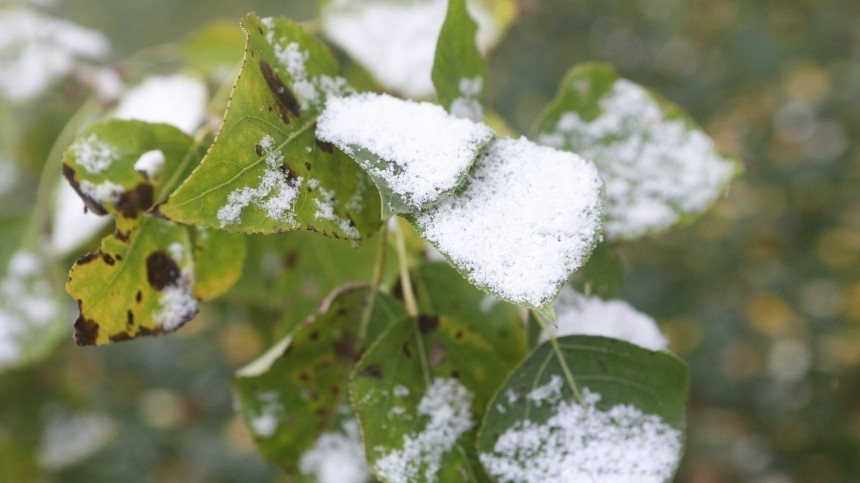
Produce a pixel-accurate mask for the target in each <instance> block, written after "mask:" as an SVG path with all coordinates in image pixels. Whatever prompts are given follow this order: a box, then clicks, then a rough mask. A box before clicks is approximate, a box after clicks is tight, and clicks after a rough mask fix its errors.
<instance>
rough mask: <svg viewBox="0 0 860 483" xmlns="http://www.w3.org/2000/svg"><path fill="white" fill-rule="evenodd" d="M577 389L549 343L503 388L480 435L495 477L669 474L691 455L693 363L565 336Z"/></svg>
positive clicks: (562, 341)
mask: <svg viewBox="0 0 860 483" xmlns="http://www.w3.org/2000/svg"><path fill="white" fill-rule="evenodd" d="M558 344H559V346H560V348H561V355H560V356H561V357H563V358H564V360H565V362H566V364H567V366H569V368H570V371H571V373H572V377H573V378H574V379H575V381H576V384H578V386H579V390H580V391H581V399H580V398H578V397H577V396H575V394H574V392H573V391H572V390H571V387H570V385H569V384H567V383H566V382H565V377H564V376H563V375H562V374H563V373H564V370H563V369H562V366H561V364H560V363H559V354H556V353H554V352H553V350H552V348H551V344H550V343H549V342H547V343H544V344H543V345H541V346H540V347H538V348H537V350H535V351H534V352H533V353H532V354H531V355H530V356H529V357H528V359H526V360H525V361H524V362H523V363H522V364H521V365H520V366H519V367H518V368H517V369H516V371H514V373H513V374H511V376H510V377H509V378H508V380H507V382H505V384H504V385H503V386H502V387H501V388H500V389H499V391H498V392H497V393H496V395H495V397H494V398H493V400H492V402H490V404H489V406H488V408H487V415H486V417H485V419H484V422H483V424H482V426H481V430H480V434H479V436H478V451H479V453H480V459H481V463H482V464H483V465H484V468H485V469H486V470H487V473H489V474H490V475H491V476H492V477H494V478H495V479H496V481H502V482H513V481H516V482H529V483H532V482H535V483H536V482H544V481H642V482H666V481H670V480H671V478H672V474H673V473H674V471H675V468H676V467H677V465H678V462H679V461H680V459H681V454H682V452H683V444H684V443H683V431H684V403H685V400H686V397H687V368H686V365H685V364H684V363H683V362H681V361H680V360H679V359H677V358H675V357H674V356H672V355H671V354H669V353H666V352H651V351H649V350H646V349H642V348H640V347H637V346H634V345H631V344H628V343H626V342H622V341H619V340H615V339H605V338H602V337H586V336H568V337H562V338H559V339H558Z"/></svg>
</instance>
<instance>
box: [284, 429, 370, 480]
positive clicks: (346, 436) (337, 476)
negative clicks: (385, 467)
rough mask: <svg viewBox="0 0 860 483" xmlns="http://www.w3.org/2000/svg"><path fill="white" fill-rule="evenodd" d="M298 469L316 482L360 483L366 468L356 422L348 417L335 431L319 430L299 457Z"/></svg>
mask: <svg viewBox="0 0 860 483" xmlns="http://www.w3.org/2000/svg"><path fill="white" fill-rule="evenodd" d="M299 470H300V471H301V472H302V473H303V474H305V475H313V476H314V477H315V478H316V481H317V482H318V483H364V482H366V481H368V480H369V479H370V469H369V468H368V467H367V463H366V462H365V460H364V447H363V446H362V443H361V434H360V432H359V428H358V422H357V421H356V420H355V419H348V420H346V421H343V422H342V423H341V424H340V427H339V428H338V430H337V431H330V432H327V433H323V434H322V435H321V436H320V437H318V438H317V440H316V441H315V442H314V445H313V446H312V447H311V449H309V450H308V451H306V452H304V453H303V454H302V456H301V458H300V460H299Z"/></svg>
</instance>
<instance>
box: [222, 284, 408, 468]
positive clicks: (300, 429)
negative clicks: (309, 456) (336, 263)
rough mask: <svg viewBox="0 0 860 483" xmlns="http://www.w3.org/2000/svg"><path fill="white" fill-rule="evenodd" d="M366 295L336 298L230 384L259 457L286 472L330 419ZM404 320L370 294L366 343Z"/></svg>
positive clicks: (357, 351) (352, 357)
mask: <svg viewBox="0 0 860 483" xmlns="http://www.w3.org/2000/svg"><path fill="white" fill-rule="evenodd" d="M370 293H371V291H370V289H369V288H366V287H355V286H353V287H351V288H350V287H345V288H342V289H339V290H337V291H336V292H334V293H333V294H332V295H331V296H329V298H328V299H327V300H326V302H325V303H324V304H323V306H322V307H321V308H320V310H319V313H318V314H317V315H315V316H314V317H312V318H310V319H309V320H308V321H307V322H305V323H304V324H302V325H301V326H299V327H298V328H297V329H296V330H295V331H294V332H293V333H292V335H291V336H290V338H289V340H288V341H287V342H286V347H285V348H282V349H280V352H281V353H280V355H279V357H277V359H275V360H274V361H272V362H270V363H268V364H269V367H265V365H266V364H263V363H261V362H255V363H252V364H251V366H250V367H251V368H253V369H252V370H243V371H240V372H239V373H238V374H237V377H236V379H235V380H234V390H235V395H236V399H237V401H238V406H239V410H240V415H241V417H242V419H243V420H244V422H245V423H246V425H247V426H248V428H249V429H250V430H251V433H252V434H253V436H254V439H255V441H256V442H257V447H258V448H259V450H260V452H261V453H262V454H263V456H265V457H266V458H269V459H271V460H272V461H275V462H276V463H278V464H279V465H281V466H283V467H284V468H286V469H287V470H289V471H295V470H296V468H297V467H298V465H299V463H300V462H299V455H300V454H302V452H304V451H306V450H309V449H310V448H311V447H312V445H313V444H314V441H315V440H317V438H318V437H319V436H320V435H322V434H323V433H324V432H326V431H327V430H328V429H329V428H330V427H331V424H332V422H333V421H334V419H335V418H336V417H337V413H338V411H339V408H340V406H341V405H342V403H343V399H344V395H345V391H346V384H347V380H348V376H349V374H350V370H351V369H352V367H353V364H355V363H356V361H358V358H359V357H360V356H361V353H362V350H363V347H364V346H365V345H366V344H363V343H362V341H361V339H360V334H359V326H360V324H361V322H362V317H363V315H364V310H365V306H366V304H367V302H368V297H369V295H370ZM404 316H405V310H404V309H403V308H402V306H401V305H400V304H399V303H398V302H397V301H395V300H393V299H391V298H389V297H387V296H385V295H381V294H377V296H376V299H375V302H374V305H373V311H372V313H371V314H370V317H369V319H368V334H367V337H366V338H365V340H366V341H370V340H373V339H374V338H375V337H377V336H378V335H379V334H380V333H381V332H382V331H383V330H384V329H385V327H387V326H388V325H390V324H393V323H394V322H396V321H397V320H400V319H402V318H403V317H404ZM264 357H265V356H264Z"/></svg>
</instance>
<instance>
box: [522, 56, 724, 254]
mask: <svg viewBox="0 0 860 483" xmlns="http://www.w3.org/2000/svg"><path fill="white" fill-rule="evenodd" d="M534 136H535V139H537V140H538V142H540V143H541V144H545V145H547V146H552V147H555V148H558V149H565V150H568V151H572V152H574V153H577V154H580V155H582V156H583V157H585V158H586V159H589V160H591V161H593V162H594V163H595V164H596V165H597V168H598V170H599V171H600V176H601V177H602V178H603V180H604V182H605V184H606V198H607V203H606V235H607V237H608V238H609V239H610V240H619V239H632V238H637V237H640V236H643V235H646V234H649V233H655V232H659V231H663V230H665V229H667V228H670V227H672V226H674V225H676V224H678V223H680V222H683V221H686V220H689V219H691V218H693V217H694V216H696V215H698V214H700V213H701V212H703V211H704V210H705V209H706V208H707V207H708V206H709V205H710V204H711V202H713V201H714V200H715V199H716V198H717V197H718V196H719V195H720V193H722V192H723V191H724V190H725V188H726V186H727V185H728V183H729V181H730V180H731V179H732V178H733V177H734V176H735V175H736V174H737V173H738V172H739V171H740V165H739V164H738V163H737V162H735V161H733V160H729V159H726V158H723V157H722V156H720V155H719V154H718V153H717V150H716V147H715V146H714V143H713V141H711V139H710V138H708V136H707V135H706V134H705V133H704V132H703V131H702V130H701V129H700V128H699V127H698V126H696V124H695V123H694V122H693V120H692V119H691V118H690V117H689V116H687V115H686V114H684V113H683V112H682V111H681V110H680V109H679V108H678V107H677V106H675V105H674V104H671V103H669V102H668V101H666V100H664V99H662V98H660V97H658V96H656V95H655V94H653V93H651V92H649V91H648V90H646V89H644V88H642V87H640V86H639V85H637V84H635V83H633V82H631V81H628V80H626V79H622V78H619V77H618V73H617V72H616V71H615V69H614V68H612V67H611V66H608V65H601V64H587V65H583V66H580V67H576V68H574V69H572V70H571V71H570V72H569V73H568V74H567V76H566V77H565V79H564V81H563V82H562V85H561V87H560V88H559V92H558V94H557V96H556V98H555V100H553V102H552V103H551V104H550V105H549V107H548V108H547V110H546V111H545V112H544V114H543V115H542V116H541V117H540V119H539V120H538V122H537V125H536V127H535V129H534Z"/></svg>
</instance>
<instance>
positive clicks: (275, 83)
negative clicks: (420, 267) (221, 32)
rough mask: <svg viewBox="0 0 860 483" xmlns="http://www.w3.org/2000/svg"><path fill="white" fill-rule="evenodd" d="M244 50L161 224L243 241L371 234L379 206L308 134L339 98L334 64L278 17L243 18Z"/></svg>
mask: <svg viewBox="0 0 860 483" xmlns="http://www.w3.org/2000/svg"><path fill="white" fill-rule="evenodd" d="M243 28H244V29H245V32H246V34H247V40H248V44H247V48H246V51H245V59H244V64H243V67H242V72H241V74H240V75H239V79H238V80H237V82H236V86H235V87H234V89H233V93H232V96H231V101H230V105H229V107H228V109H227V113H226V114H225V116H224V123H223V125H222V126H221V131H220V132H219V133H218V136H217V137H216V138H215V144H213V145H212V147H211V148H210V149H209V152H208V153H207V154H206V157H205V158H204V159H203V161H202V162H201V164H200V166H199V167H198V168H197V169H196V170H195V171H194V172H193V173H192V174H191V176H190V177H189V178H188V179H187V180H185V182H184V183H183V184H182V185H181V186H180V187H179V189H178V190H177V191H176V192H175V193H173V194H172V195H171V196H170V198H169V200H168V201H167V202H166V203H164V204H162V205H160V206H159V211H160V212H161V213H162V214H163V215H164V216H166V217H168V218H170V219H172V220H175V221H178V222H181V223H186V224H193V225H198V226H208V227H215V228H222V229H225V230H228V231H234V232H242V233H278V232H283V231H289V230H309V231H316V232H319V233H322V234H324V235H326V236H330V237H333V238H346V239H349V240H353V241H358V240H361V239H362V238H363V237H366V236H368V235H369V234H371V233H373V232H374V231H376V230H377V229H378V228H379V225H380V218H379V199H378V196H377V194H376V192H375V190H374V189H373V186H372V184H371V183H370V181H369V180H368V179H367V177H366V175H365V174H364V173H363V172H362V170H361V169H360V168H359V167H358V166H356V165H355V163H353V162H352V161H351V160H350V159H349V158H348V157H347V156H346V155H345V154H343V153H342V152H340V151H338V150H337V149H335V148H334V147H333V146H332V145H330V144H327V143H324V142H318V141H317V139H316V138H315V136H314V126H315V125H316V122H317V118H318V117H319V113H320V110H321V107H322V105H323V104H324V103H325V101H326V99H327V98H329V97H331V96H334V95H338V94H340V93H342V91H343V90H344V89H345V88H346V83H345V81H344V80H343V79H342V78H340V77H338V76H337V71H338V67H337V62H336V61H335V59H334V57H332V55H331V53H330V52H329V51H328V49H327V48H326V47H325V45H323V44H322V43H321V42H319V41H318V40H316V39H315V38H314V37H313V36H311V35H309V34H307V33H306V32H304V31H303V30H302V28H301V27H300V26H299V25H298V24H296V23H294V22H292V21H290V20H289V19H285V18H277V19H274V18H264V19H260V18H258V17H256V16H254V15H248V16H247V17H246V18H245V20H244V22H243Z"/></svg>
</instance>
